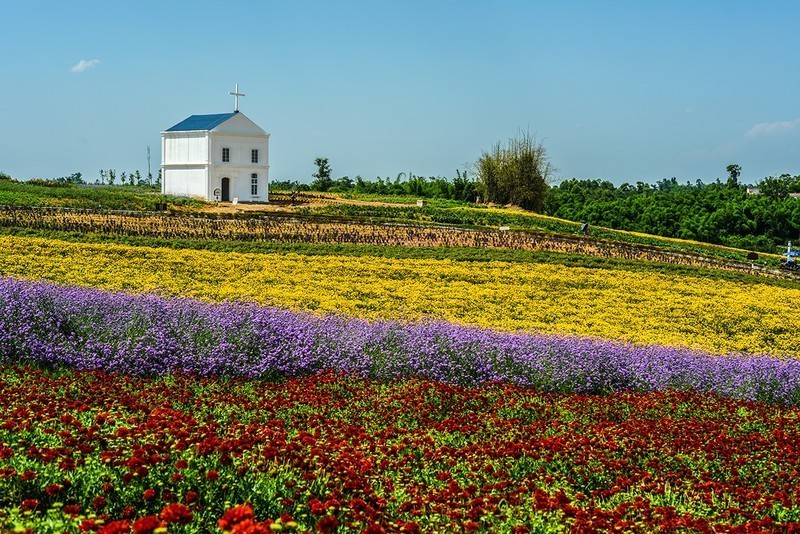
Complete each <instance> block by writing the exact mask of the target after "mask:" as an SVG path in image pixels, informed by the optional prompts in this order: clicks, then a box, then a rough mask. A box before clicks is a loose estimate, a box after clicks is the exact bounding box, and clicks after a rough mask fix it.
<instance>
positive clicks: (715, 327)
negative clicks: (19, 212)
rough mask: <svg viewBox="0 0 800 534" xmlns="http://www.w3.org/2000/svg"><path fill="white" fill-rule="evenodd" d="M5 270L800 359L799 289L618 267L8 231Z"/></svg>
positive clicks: (368, 314)
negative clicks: (243, 249)
mask: <svg viewBox="0 0 800 534" xmlns="http://www.w3.org/2000/svg"><path fill="white" fill-rule="evenodd" d="M0 249H2V250H3V253H2V254H0V272H2V273H4V274H6V275H10V276H16V277H21V278H29V279H48V280H52V281H55V282H58V283H61V284H70V285H79V286H94V287H98V288H102V289H109V290H127V291H135V292H157V293H160V294H162V295H172V296H187V297H194V298H198V299H203V300H210V301H223V300H245V301H252V302H256V303H260V304H266V305H272V306H277V307H282V308H288V309H295V310H307V311H311V312H314V313H322V314H324V313H332V312H336V313H340V314H345V315H349V316H353V317H359V318H364V319H371V320H380V319H397V320H412V321H416V320H420V319H423V318H434V319H438V320H444V321H449V322H454V323H459V324H466V325H473V326H478V327H483V328H487V327H488V328H494V329H499V330H504V331H535V332H542V333H553V334H576V335H580V336H591V337H600V338H605V339H611V340H621V341H629V342H633V343H637V344H647V345H651V344H659V345H669V346H682V347H688V348H692V349H697V350H704V351H710V352H715V353H719V354H724V353H731V352H743V353H751V354H758V353H768V354H775V355H788V356H792V357H794V356H797V354H798V350H797V349H798V347H797V339H799V338H800V306H789V305H788V303H792V302H800V289H798V288H796V287H780V286H775V285H770V284H766V283H747V284H745V283H741V282H735V281H724V280H711V279H707V278H702V277H692V276H678V275H664V274H659V273H654V272H648V271H642V272H633V271H623V270H616V269H588V268H583V267H568V266H562V265H546V264H535V263H509V262H482V263H476V262H454V261H449V260H424V259H390V258H380V257H375V256H363V257H346V256H316V257H313V256H312V257H309V256H301V255H296V254H277V253H276V254H239V253H215V252H208V251H200V250H174V249H166V248H149V247H132V246H124V245H110V244H85V243H69V242H65V241H59V240H55V239H41V238H20V237H14V236H0Z"/></svg>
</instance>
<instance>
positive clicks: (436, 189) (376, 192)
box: [270, 169, 477, 204]
mask: <svg viewBox="0 0 800 534" xmlns="http://www.w3.org/2000/svg"><path fill="white" fill-rule="evenodd" d="M315 176H316V175H315ZM326 183H327V185H323V186H322V187H327V189H324V191H326V192H328V191H329V192H331V193H340V194H342V195H343V196H344V197H345V198H361V199H365V198H370V199H373V200H375V199H381V200H382V201H385V202H408V203H412V204H413V203H414V202H416V201H417V199H419V198H436V199H445V200H459V201H464V202H474V201H475V199H476V195H477V189H476V185H477V184H476V183H475V182H474V181H473V180H472V179H471V178H470V177H469V176H468V175H467V172H466V171H464V172H462V171H460V170H459V169H456V177H455V178H453V179H452V180H451V179H449V178H447V177H443V176H427V177H426V176H418V175H415V174H413V173H408V174H406V173H404V172H401V173H399V174H398V175H397V177H396V178H395V179H391V178H390V177H386V179H384V178H382V177H380V176H378V177H377V178H376V179H375V180H364V179H363V178H362V177H361V176H356V177H355V179H352V178H350V177H349V176H343V177H341V178H337V179H335V180H333V179H331V180H330V181H328V182H326ZM270 189H271V190H272V191H312V190H314V191H323V189H320V185H319V184H318V183H317V180H315V181H314V182H313V183H312V184H311V185H310V186H309V185H307V184H301V183H298V182H297V181H295V180H276V181H272V182H270ZM397 197H408V198H406V199H398V198H397Z"/></svg>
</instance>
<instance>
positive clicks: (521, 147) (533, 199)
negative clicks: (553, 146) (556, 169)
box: [476, 131, 553, 212]
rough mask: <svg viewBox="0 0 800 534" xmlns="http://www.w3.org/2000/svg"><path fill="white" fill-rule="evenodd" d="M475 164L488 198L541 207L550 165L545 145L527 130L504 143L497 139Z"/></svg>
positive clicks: (479, 180)
mask: <svg viewBox="0 0 800 534" xmlns="http://www.w3.org/2000/svg"><path fill="white" fill-rule="evenodd" d="M476 167H477V170H478V184H479V189H480V191H482V193H483V195H484V196H485V198H486V200H487V201H489V202H494V203H496V204H514V205H517V206H520V207H522V208H524V209H528V210H533V211H537V212H538V211H541V209H542V205H543V203H544V195H545V192H546V191H547V182H548V180H549V179H550V176H551V174H552V172H553V168H552V166H551V165H550V161H549V159H548V157H547V151H546V150H545V148H544V146H543V145H542V144H541V143H539V142H537V141H536V139H535V138H534V137H532V136H531V135H530V134H529V133H527V132H522V131H520V132H519V133H518V134H517V136H515V137H512V138H511V139H509V140H508V145H506V146H503V145H501V144H500V143H499V142H498V143H497V144H496V145H495V146H494V147H492V149H491V151H489V152H484V153H483V154H482V155H481V157H480V158H479V159H478V162H477V164H476Z"/></svg>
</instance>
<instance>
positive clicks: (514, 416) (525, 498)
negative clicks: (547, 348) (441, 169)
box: [0, 366, 800, 533]
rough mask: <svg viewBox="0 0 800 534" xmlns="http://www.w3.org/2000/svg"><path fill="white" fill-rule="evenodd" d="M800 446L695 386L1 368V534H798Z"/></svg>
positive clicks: (771, 417) (774, 422)
mask: <svg viewBox="0 0 800 534" xmlns="http://www.w3.org/2000/svg"><path fill="white" fill-rule="evenodd" d="M797 443H800V409H798V408H789V407H783V406H773V405H767V404H762V403H756V402H749V401H737V400H730V399H723V398H719V397H716V396H713V395H708V394H703V395H701V394H694V393H688V392H664V393H647V394H638V393H637V394H628V393H619V394H613V395H606V396H587V395H575V394H571V395H554V394H543V393H539V392H536V391H533V390H530V389H523V388H519V387H514V386H509V385H501V384H497V385H493V386H487V387H482V388H475V389H465V388H459V387H454V386H447V385H443V384H441V383H437V382H433V381H422V380H404V381H395V382H389V383H382V382H374V381H368V380H366V379H360V378H353V377H344V376H338V375H333V374H323V375H317V376H313V377H308V378H303V379H297V380H287V381H285V382H279V383H271V382H265V381H256V380H243V379H242V380H222V379H203V378H196V377H191V376H175V375H171V376H168V377H165V378H157V379H145V378H133V377H130V376H124V375H111V374H104V373H101V372H89V371H73V372H67V371H42V370H38V369H34V368H28V367H21V366H6V367H3V368H0V531H5V530H9V531H13V530H14V529H18V530H19V531H21V532H24V531H25V530H26V529H30V530H32V531H35V532H62V531H69V532H78V531H86V532H88V531H99V532H120V533H121V532H137V533H145V532H155V531H156V530H158V531H159V532H202V531H215V530H216V531H218V532H219V531H220V529H221V530H225V531H230V532H253V533H255V532H277V531H288V532H293V531H319V532H334V531H336V532H372V533H377V532H420V531H424V532H430V531H441V532H451V531H463V532H475V531H493V532H497V531H505V532H528V531H559V530H571V531H593V530H602V531H607V530H619V531H623V530H624V531H633V532H648V531H653V530H663V531H686V530H689V531H699V532H712V531H713V532H720V531H736V532H761V531H775V532H786V531H800V507H798V502H799V501H800V454H799V452H798V451H800V448H798V446H797ZM159 529H160V530H159Z"/></svg>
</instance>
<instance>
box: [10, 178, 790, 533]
mask: <svg viewBox="0 0 800 534" xmlns="http://www.w3.org/2000/svg"><path fill="white" fill-rule="evenodd" d="M118 193H119V192H118V191H116V190H112V191H100V192H95V193H93V194H95V195H96V194H99V195H103V197H104V198H117V200H119V201H120V202H125V201H124V199H123V197H122V196H116V195H117V194H118ZM125 193H126V194H133V195H134V197H135V201H134V204H135V206H137V209H136V210H105V209H103V210H99V209H96V208H91V209H89V208H87V207H86V206H84V207H82V208H81V207H79V206H77V205H76V206H74V207H71V208H64V207H62V206H59V205H56V206H51V207H46V205H48V204H51V205H52V204H59V203H62V202H67V200H65V198H67V197H64V196H58V195H52V196H49V197H48V196H43V197H40V198H37V200H36V201H35V202H27V205H16V206H4V207H2V208H0V272H1V273H2V275H3V276H2V277H0V531H15V532H16V531H18V532H26V531H34V532H45V533H56V532H58V533H60V532H87V531H93V532H98V533H106V532H112V533H130V532H131V531H133V532H164V531H167V532H178V533H180V532H187V533H188V532H213V531H217V530H219V531H222V532H276V531H279V532H283V531H287V532H294V531H300V532H307V531H312V530H316V531H318V532H334V531H336V532H370V533H386V532H397V533H401V532H459V531H469V532H487V533H488V532H516V533H525V532H531V531H539V532H568V531H571V530H575V531H587V532H594V531H609V530H613V529H617V530H629V531H634V532H652V531H658V530H680V529H688V530H697V531H753V532H756V531H758V532H785V531H791V530H792V529H797V528H800V511H798V508H797V506H796V505H795V504H794V503H795V502H798V501H797V499H800V494H798V490H797V488H798V487H800V485H798V483H797V482H798V477H797V473H796V466H797V464H798V455H797V447H796V446H795V444H796V443H798V442H800V423H798V422H800V354H799V353H798V348H797V339H800V307H795V306H791V305H790V304H791V303H792V302H797V301H798V300H800V284H798V281H797V280H796V278H794V277H793V276H792V275H790V274H788V273H784V272H782V271H780V270H776V269H775V267H776V264H777V259H778V258H777V257H775V256H767V257H763V256H762V257H761V258H760V259H759V260H758V261H757V263H756V264H753V263H751V262H749V261H747V260H746V254H747V251H744V250H738V249H733V248H727V247H722V246H718V245H709V244H705V243H701V242H690V241H683V240H679V239H666V238H659V237H653V236H649V235H645V234H638V233H629V232H622V231H618V230H612V229H606V228H599V227H595V226H594V225H593V226H592V227H591V233H590V235H589V236H583V235H580V234H579V224H578V223H575V222H570V221H566V220H562V219H555V218H552V217H544V216H538V215H534V214H530V213H525V212H522V211H519V210H514V209H509V208H498V207H491V208H490V207H476V206H473V205H466V204H462V203H452V202H450V203H445V202H442V203H439V202H430V203H429V204H428V205H426V206H423V207H417V206H416V204H412V205H408V204H403V203H398V202H387V201H386V199H380V198H371V199H366V198H360V199H358V198H350V199H343V198H340V197H338V196H334V195H308V196H305V197H301V198H299V199H296V200H297V202H296V203H295V204H297V205H294V206H293V205H291V202H289V201H288V199H287V198H285V196H284V197H283V198H282V196H281V195H280V194H276V195H275V196H274V200H275V202H274V203H273V204H272V205H270V206H257V205H243V206H231V205H224V206H220V205H206V204H204V203H192V204H184V205H182V204H180V202H175V203H173V202H172V200H171V199H169V198H165V199H163V202H166V203H167V211H165V212H154V211H151V210H149V209H148V206H149V202H150V201H151V196H152V193H151V192H146V191H141V192H138V191H126V192H125ZM70 198H71V200H69V202H77V203H79V204H80V202H84V201H83V200H81V199H79V198H77V197H70ZM408 200H409V201H410V200H413V199H408ZM43 205H44V206H43ZM162 207H163V206H162ZM501 227H503V229H501ZM708 503H712V504H714V505H713V506H711V505H709V504H708Z"/></svg>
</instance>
